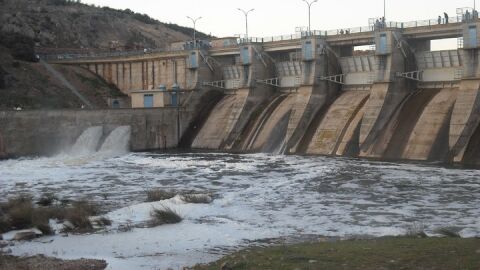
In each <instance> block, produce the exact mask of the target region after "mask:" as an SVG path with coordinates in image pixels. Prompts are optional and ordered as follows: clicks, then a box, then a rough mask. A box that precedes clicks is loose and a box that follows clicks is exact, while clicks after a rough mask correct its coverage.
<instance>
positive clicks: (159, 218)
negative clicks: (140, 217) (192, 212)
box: [149, 206, 182, 227]
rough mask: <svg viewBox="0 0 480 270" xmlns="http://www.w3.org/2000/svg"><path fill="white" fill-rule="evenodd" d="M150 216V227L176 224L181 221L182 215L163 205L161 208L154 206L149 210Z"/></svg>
mask: <svg viewBox="0 0 480 270" xmlns="http://www.w3.org/2000/svg"><path fill="white" fill-rule="evenodd" d="M150 216H151V220H150V223H149V226H150V227H157V226H161V225H165V224H176V223H180V222H182V217H181V216H180V215H179V214H178V213H177V212H176V211H174V210H173V209H171V208H169V207H165V206H164V207H162V208H161V209H158V208H154V209H153V210H152V212H150Z"/></svg>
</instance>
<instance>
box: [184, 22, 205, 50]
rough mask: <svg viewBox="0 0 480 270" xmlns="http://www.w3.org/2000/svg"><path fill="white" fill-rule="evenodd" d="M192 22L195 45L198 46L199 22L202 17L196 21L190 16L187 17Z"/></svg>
mask: <svg viewBox="0 0 480 270" xmlns="http://www.w3.org/2000/svg"><path fill="white" fill-rule="evenodd" d="M187 18H189V19H190V20H191V21H192V22H193V44H194V45H195V46H197V37H196V35H197V21H198V20H200V19H201V18H202V17H198V18H196V19H193V18H191V17H190V16H187Z"/></svg>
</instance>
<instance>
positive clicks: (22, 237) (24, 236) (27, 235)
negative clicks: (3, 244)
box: [13, 230, 42, 241]
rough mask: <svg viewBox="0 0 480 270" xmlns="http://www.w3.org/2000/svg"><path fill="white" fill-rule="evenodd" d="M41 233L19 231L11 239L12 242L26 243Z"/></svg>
mask: <svg viewBox="0 0 480 270" xmlns="http://www.w3.org/2000/svg"><path fill="white" fill-rule="evenodd" d="M41 235H42V233H41V232H40V233H39V232H38V231H34V230H26V231H20V232H17V233H16V234H15V236H14V237H13V240H15V241H27V240H32V239H35V238H37V236H41Z"/></svg>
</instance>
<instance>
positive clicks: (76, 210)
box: [63, 200, 99, 233]
mask: <svg viewBox="0 0 480 270" xmlns="http://www.w3.org/2000/svg"><path fill="white" fill-rule="evenodd" d="M98 213H99V208H98V206H97V205H96V204H94V203H92V202H89V201H87V200H80V201H76V202H73V203H72V207H70V208H67V209H66V214H65V220H66V221H68V223H67V224H66V226H64V230H63V231H64V232H73V233H87V232H91V231H93V230H94V228H93V224H92V222H91V221H90V217H91V216H95V215H98Z"/></svg>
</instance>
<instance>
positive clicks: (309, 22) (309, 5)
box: [302, 0, 318, 34]
mask: <svg viewBox="0 0 480 270" xmlns="http://www.w3.org/2000/svg"><path fill="white" fill-rule="evenodd" d="M302 1H303V2H305V3H307V5H308V34H310V27H311V20H310V11H311V8H312V5H313V4H314V3H316V2H318V0H313V1H312V2H308V1H307V0H302Z"/></svg>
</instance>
